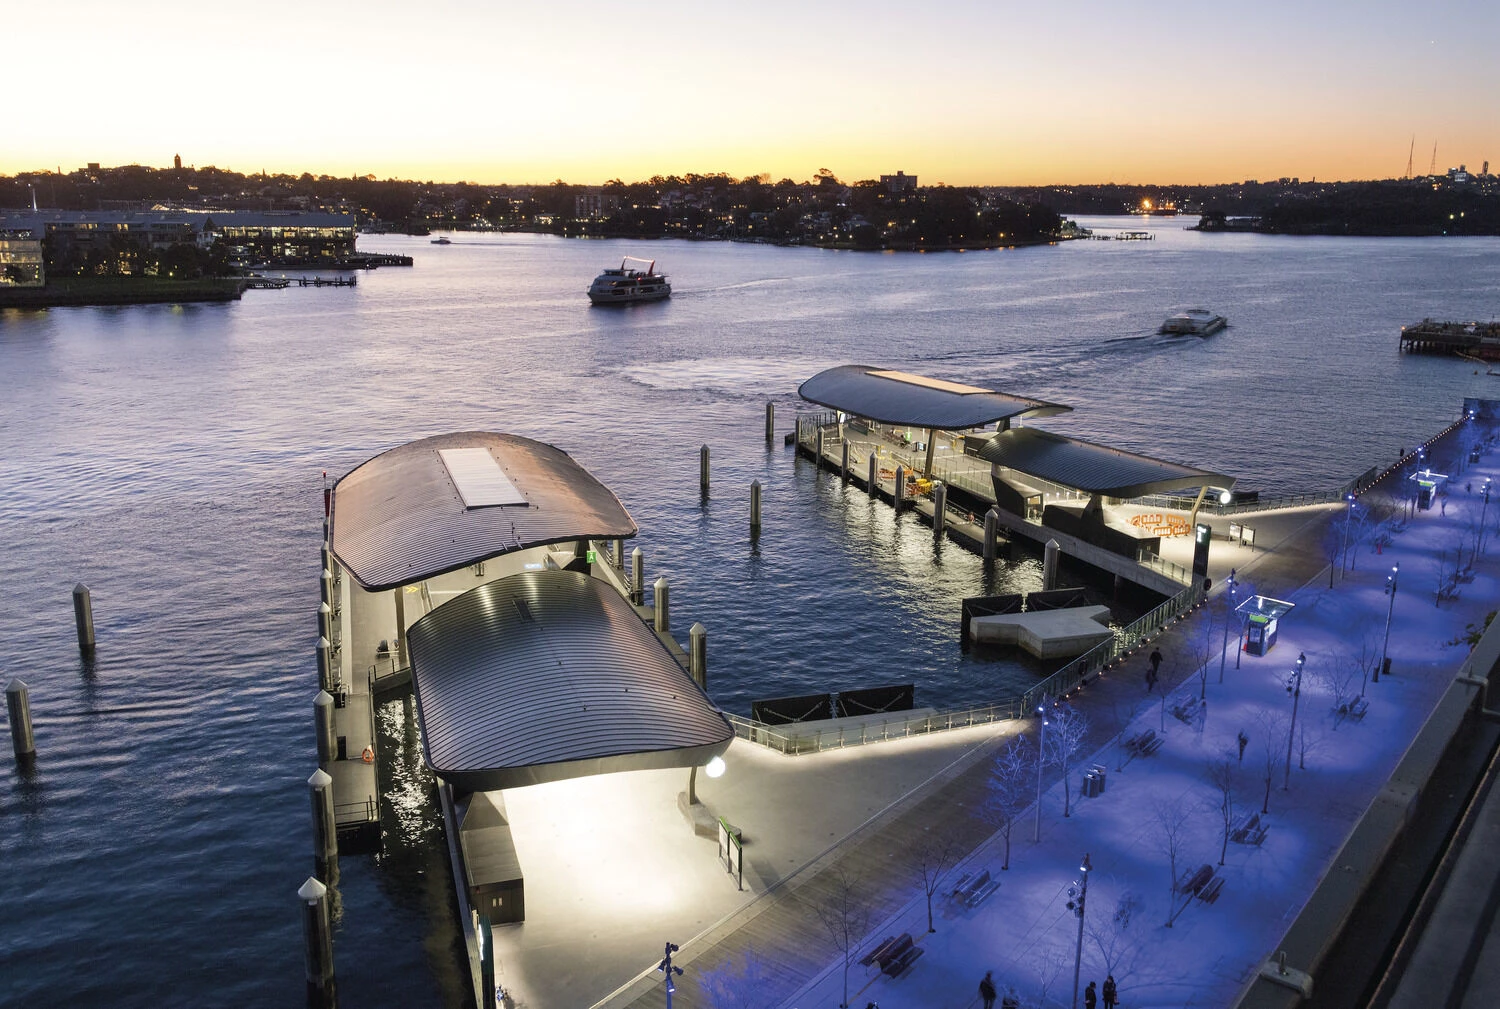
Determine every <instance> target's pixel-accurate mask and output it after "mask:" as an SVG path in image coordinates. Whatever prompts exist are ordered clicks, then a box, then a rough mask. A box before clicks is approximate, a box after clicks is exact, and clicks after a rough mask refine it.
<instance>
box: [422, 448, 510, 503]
mask: <svg viewBox="0 0 1500 1009" xmlns="http://www.w3.org/2000/svg"><path fill="white" fill-rule="evenodd" d="M438 455H439V456H441V457H442V460H443V466H444V467H446V468H447V470H448V476H449V477H450V478H451V479H452V480H453V485H454V486H455V487H457V488H458V496H459V497H461V498H463V501H464V507H465V508H491V507H496V506H502V505H524V504H526V503H527V502H526V497H525V495H523V494H522V493H521V492H520V491H519V490H517V489H516V485H515V484H513V483H511V482H510V477H508V476H506V475H505V471H504V470H502V469H501V468H500V464H499V463H498V462H496V461H495V457H494V456H493V455H491V454H490V450H489V449H487V448H443V449H438Z"/></svg>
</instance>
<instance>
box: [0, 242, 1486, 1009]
mask: <svg viewBox="0 0 1500 1009" xmlns="http://www.w3.org/2000/svg"><path fill="white" fill-rule="evenodd" d="M1081 223H1083V224H1085V225H1089V226H1095V227H1096V228H1099V229H1100V230H1101V231H1103V230H1106V229H1108V228H1111V227H1116V228H1124V229H1139V228H1141V227H1147V228H1149V229H1150V230H1152V231H1154V232H1155V233H1156V236H1157V240H1156V241H1153V242H1119V243H1116V242H1072V243H1067V244H1064V245H1060V246H1056V247H1040V248H1029V249H1016V250H997V251H984V252H969V253H962V254H960V253H943V254H931V255H911V254H903V255H892V254H884V255H882V254H861V253H847V252H830V251H823V250H815V249H784V248H775V247H769V246H757V245H737V244H734V245H731V244H718V243H703V244H696V243H684V242H656V243H639V242H635V243H621V242H603V241H600V242H584V241H569V240H563V239H555V238H549V237H541V236H522V235H473V236H470V235H459V236H455V237H454V241H453V244H452V245H448V246H433V245H431V244H430V243H429V242H428V240H427V239H403V238H398V237H386V236H382V237H380V238H374V237H371V238H366V239H363V240H362V242H361V248H362V249H368V250H369V251H379V252H395V253H407V254H410V255H413V256H414V257H415V258H416V265H415V266H414V267H413V268H412V269H409V270H407V269H382V270H378V271H375V272H373V273H370V274H367V275H362V276H361V277H360V281H359V284H358V286H357V287H353V288H333V289H330V288H324V289H311V288H309V289H305V290H304V289H291V290H285V291H252V292H249V293H247V295H246V297H245V299H244V300H243V301H242V302H238V303H233V304H228V305H213V306H185V307H172V306H149V307H133V308H111V309H64V310H55V311H50V312H34V313H19V312H11V313H0V403H3V406H0V416H3V418H4V423H3V425H0V470H3V480H0V488H3V490H0V533H3V537H0V543H3V544H4V548H5V550H4V553H5V568H4V570H5V573H6V575H7V578H6V584H7V588H8V595H9V604H8V605H7V606H6V607H4V608H3V610H0V634H3V635H4V640H5V641H6V642H7V643H8V646H9V647H8V662H7V663H6V679H9V677H11V676H19V677H21V678H22V679H24V680H26V681H27V683H28V684H30V686H31V694H32V706H33V717H34V720H35V722H36V733H37V748H38V752H39V759H38V762H37V765H36V769H35V771H34V772H32V773H31V774H29V775H22V774H20V773H18V772H16V771H15V770H13V769H12V768H11V766H10V765H9V764H7V765H6V767H5V768H4V769H3V770H0V779H3V780H0V860H3V864H4V865H5V866H6V868H7V871H6V872H5V873H4V874H0V1005H3V1006H35V1005H45V1004H51V1003H54V1002H60V1001H62V1000H64V999H69V1000H71V1002H72V1004H75V1005H84V1006H86V1005H103V1004H108V1005H110V1006H111V1007H125V1006H155V1005H162V1004H191V1003H197V1004H205V1005H234V1006H286V1005H293V1004H296V1003H297V1002H298V1001H299V1000H300V999H301V991H302V979H301V974H302V961H301V952H300V944H299V943H300V940H299V923H298V917H297V909H296V905H295V901H294V896H293V895H294V892H295V890H296V887H297V886H298V885H299V884H300V883H301V882H302V880H303V879H304V878H305V877H306V876H307V874H308V873H309V872H310V870H311V856H310V850H309V840H308V838H309V827H308V813H307V800H306V790H305V785H304V782H305V779H306V778H307V776H308V774H310V773H311V771H312V769H313V767H314V766H315V757H314V753H313V735H312V725H311V717H310V715H311V711H310V703H311V699H312V694H313V692H314V690H315V684H316V674H315V672H314V669H313V653H312V647H311V646H312V642H313V639H314V637H315V634H314V610H315V608H316V605H317V586H316V572H315V568H316V556H317V542H318V531H319V525H320V520H321V486H322V483H321V473H322V472H323V471H324V470H326V471H328V473H329V474H330V475H331V476H336V475H338V474H341V473H343V472H346V471H347V470H348V469H350V468H351V467H353V466H354V465H356V464H358V463H359V462H360V461H362V460H364V459H365V458H367V457H369V456H370V455H372V454H374V453H376V452H378V451H381V450H383V449H385V448H388V447H391V446H393V445H396V444H399V443H401V442H404V441H407V440H410V439H413V438H417V437H421V436H424V435H428V434H434V433H438V432H441V431H448V430H459V429H475V428H484V429H495V430H502V431H511V432H516V433H520V434H525V435H529V436H532V437H536V438H540V439H543V440H545V441H549V442H552V443H554V444H557V445H559V446H560V447H563V448H565V449H566V450H568V451H569V452H571V453H572V454H573V455H574V456H575V457H576V458H578V459H579V460H580V461H581V462H582V463H583V464H584V465H585V466H587V467H588V468H589V469H590V470H591V471H592V472H594V473H595V474H596V475H597V476H599V477H600V479H602V480H603V481H604V482H605V483H606V484H608V485H609V486H610V487H611V488H612V489H614V490H615V492H616V493H617V494H618V495H619V496H620V498H621V500H622V501H623V502H624V503H625V505H626V507H627V508H629V509H630V511H631V513H632V514H633V515H634V516H635V518H636V520H637V521H638V523H639V524H640V527H641V530H642V535H641V537H640V539H639V541H638V543H639V545H640V546H641V547H642V549H643V550H644V552H645V554H646V562H647V577H648V579H652V580H654V579H655V578H656V577H657V576H658V575H661V574H666V575H667V576H668V578H669V579H670V580H671V582H672V586H673V592H674V594H675V598H674V600H673V610H674V616H675V618H676V619H677V620H678V621H680V622H681V627H680V628H679V634H680V636H683V637H684V638H685V634H686V627H687V625H688V624H691V623H692V622H693V621H694V620H701V621H702V622H703V623H704V624H705V625H706V626H707V627H708V629H709V633H710V637H709V642H710V644H709V654H710V659H709V661H710V685H711V691H712V693H713V694H714V696H715V698H716V700H718V701H719V702H720V703H721V704H723V705H724V706H725V707H726V708H728V709H730V710H734V711H740V712H744V711H747V710H748V706H749V701H750V700H751V699H752V698H755V697H765V696H775V695H777V694H784V693H798V692H807V691H809V690H821V689H825V688H826V689H840V688H843V687H847V686H856V685H870V684H876V683H889V682H900V681H902V680H913V681H915V682H916V683H917V685H918V693H917V697H918V703H920V704H931V705H935V706H938V707H950V706H954V705H960V704H967V703H977V702H980V701H984V700H988V699H991V698H993V697H995V696H997V695H999V696H1004V695H1006V694H1008V693H1010V692H1012V691H1013V688H1014V687H1015V686H1016V685H1017V684H1019V683H1023V682H1025V681H1027V679H1028V677H1031V676H1034V671H1032V670H1028V669H1026V668H1024V667H1021V666H1019V665H1018V664H1016V663H1010V662H995V661H982V660H976V659H972V658H964V657H963V656H961V654H960V653H959V650H958V646H957V631H956V627H957V621H958V600H959V598H960V597H962V596H963V595H968V594H974V593H975V592H978V591H982V590H985V589H987V588H1004V587H1005V586H1006V585H1017V586H1030V585H1033V584H1034V583H1035V582H1036V581H1037V580H1039V574H1038V571H1037V565H1036V564H1035V563H1034V562H1032V561H1026V560H1022V561H1020V562H1017V563H1014V564H1011V565H1009V566H1008V567H1007V568H1006V569H1005V570H1004V571H1003V572H1001V573H1000V575H999V576H998V580H997V583H994V584H991V585H986V584H985V580H984V577H983V573H982V570H981V567H980V565H979V563H978V562H977V560H976V559H975V558H973V557H972V556H971V555H969V554H968V553H966V552H965V551H963V550H959V549H955V548H953V546H952V545H951V544H949V545H948V546H947V547H946V548H945V549H944V550H943V551H942V552H941V555H940V556H937V557H935V556H934V553H933V549H932V541H931V535H930V532H929V531H928V530H927V529H926V527H924V526H920V525H918V524H916V523H915V522H914V520H912V519H911V517H909V516H908V517H905V518H903V519H901V520H900V522H895V521H893V519H892V516H891V514H890V510H889V508H888V507H886V506H883V505H873V504H871V503H870V502H868V501H867V500H866V499H864V498H863V496H862V495H859V494H857V493H850V494H848V495H847V496H846V494H845V492H844V491H843V490H842V489H841V488H840V486H839V484H838V482H837V480H836V479H835V478H833V477H831V476H828V475H824V476H822V477H816V476H815V475H814V473H813V470H812V468H811V466H810V465H809V464H808V463H806V462H802V463H797V462H796V461H795V460H794V457H793V455H792V453H791V452H790V450H788V449H785V448H783V447H782V446H781V444H780V442H779V440H778V443H777V444H776V445H775V446H774V447H773V448H771V449H769V450H768V449H767V448H766V446H765V445H764V443H763V438H762V418H763V412H762V411H763V408H764V404H765V402H766V401H768V400H772V401H775V402H776V403H777V406H778V418H779V427H780V429H781V430H782V431H785V430H787V429H788V428H789V426H790V424H791V421H792V413H793V411H794V409H795V406H796V395H795V394H796V386H797V384H798V383H799V382H800V381H802V380H803V379H804V378H806V377H808V376H810V375H812V374H813V373H815V372H816V371H818V370H820V369H821V368H824V367H827V366H830V365H833V364H841V363H855V362H857V363H870V364H882V365H889V366H893V367H899V368H905V369H907V370H912V371H917V372H921V373H924V374H931V375H935V376H939V377H943V378H950V379H956V380H960V381H965V382H971V383H974V384H978V385H987V386H991V387H994V388H999V389H1002V390H1007V391H1012V392H1016V393H1020V394H1023V395H1028V396H1035V397H1039V398H1043V399H1050V400H1055V401H1059V402H1063V403H1068V404H1070V405H1072V406H1074V407H1075V408H1076V412H1075V413H1073V414H1071V415H1067V416H1063V417H1058V418H1051V419H1048V420H1046V421H1042V422H1039V424H1040V426H1045V427H1049V428H1052V429H1054V430H1059V431H1064V432H1067V433H1069V434H1073V435H1077V436H1081V437H1086V438H1092V439H1095V440H1099V441H1103V442H1105V443H1107V444H1111V445H1117V446H1120V447H1123V448H1129V449H1134V450H1138V451H1142V452H1147V453H1151V454H1156V455H1160V456H1163V457H1165V458H1169V459H1173V460H1177V461H1181V462H1186V463H1191V464H1195V465H1201V466H1204V467H1206V468H1209V469H1213V470H1217V471H1219V472H1224V473H1229V474H1234V475H1236V476H1238V477H1240V480H1241V486H1242V487H1244V488H1247V489H1260V490H1262V491H1271V492H1274V491H1294V490H1302V489H1308V490H1315V489H1322V488H1325V487H1329V486H1333V485H1336V484H1338V483H1340V482H1342V481H1344V480H1347V479H1348V478H1350V477H1352V476H1354V475H1355V474H1357V473H1359V472H1361V471H1363V470H1365V469H1367V468H1368V467H1370V466H1372V465H1375V464H1376V463H1380V462H1385V461H1389V460H1390V459H1391V458H1393V457H1394V455H1395V453H1396V451H1397V449H1398V448H1399V447H1401V446H1409V445H1411V444H1413V443H1414V442H1415V441H1417V440H1418V439H1419V438H1420V437H1422V436H1425V435H1427V434H1429V433H1431V432H1433V431H1435V430H1437V429H1438V428H1440V427H1442V426H1443V425H1444V424H1446V423H1447V422H1448V421H1450V420H1451V419H1452V418H1453V416H1454V415H1455V413H1456V411H1457V409H1458V406H1459V403H1460V401H1461V399H1462V397H1463V396H1466V395H1488V396H1494V395H1495V393H1496V388H1492V387H1497V383H1500V379H1496V378H1493V377H1488V376H1486V375H1485V374H1483V369H1482V368H1480V369H1479V373H1477V374H1476V372H1475V367H1474V366H1473V365H1470V364H1467V363H1465V362H1462V361H1458V360H1453V359H1442V358H1430V357H1420V356H1403V355H1400V354H1399V353H1398V352H1397V333H1398V330H1399V328H1400V326H1401V325H1402V324H1404V323H1410V322H1414V321H1417V320H1419V319H1421V318H1423V317H1424V316H1433V317H1443V318H1454V319H1488V318H1492V317H1493V316H1494V315H1495V314H1496V311H1497V308H1496V306H1497V305H1500V240H1496V239H1453V240H1446V239H1411V240H1408V239H1379V240H1375V239H1370V240H1367V239H1308V238H1276V237H1267V236H1256V235H1240V234H1222V235H1200V234H1197V233H1193V232H1186V231H1183V230H1181V228H1182V227H1183V225H1185V224H1187V223H1189V222H1188V221H1186V220H1171V219H1168V220H1165V221H1152V222H1150V223H1149V224H1144V225H1143V224H1142V223H1141V222H1140V221H1138V220H1108V219H1103V220H1097V221H1090V220H1087V219H1085V220H1084V221H1082V222H1081ZM625 254H635V255H645V256H648V257H654V258H656V259H657V260H658V266H659V267H660V268H661V269H664V270H665V271H666V272H667V273H669V274H670V275H671V277H672V283H673V297H672V299H671V301H669V302H664V303H659V304H652V305H643V306H636V307H632V308H626V309H591V308H590V307H589V306H588V303H587V299H586V298H585V297H584V295H583V291H584V289H585V288H586V287H587V285H588V282H589V280H590V279H592V277H593V276H594V275H595V274H596V273H597V272H598V271H599V270H600V269H601V268H603V267H604V266H606V265H614V264H615V263H616V262H617V261H618V260H619V259H620V258H621V256H623V255H625ZM1199 304H1201V305H1204V306H1206V307H1209V308H1212V309H1213V310H1215V311H1217V312H1220V313H1223V314H1225V315H1227V316H1228V317H1229V320H1230V326H1229V328H1228V329H1227V330H1225V331H1224V332H1222V333H1220V334H1218V335H1216V336H1214V337H1212V338H1210V339H1207V340H1196V339H1191V338H1170V337H1163V336H1158V335H1156V332H1155V330H1156V327H1157V326H1158V325H1159V324H1160V322H1161V320H1162V318H1163V317H1164V316H1165V315H1167V314H1168V313H1169V312H1170V311H1171V310H1173V309H1176V308H1181V307H1186V306H1191V305H1199ZM704 443H706V444H708V445H710V446H711V448H712V454H713V487H712V491H711V493H710V495H709V497H708V499H707V500H706V501H705V500H703V499H702V498H700V495H699V489H698V465H697V463H698V446H699V445H700V444H704ZM752 479H759V480H760V481H761V482H762V484H764V485H765V506H764V507H765V519H764V521H765V526H764V529H763V531H762V534H761V536H760V539H759V541H758V543H757V544H754V545H752V544H751V542H750V539H749V531H748V486H749V483H750V481H751V480H752ZM80 580H81V581H84V582H86V583H87V584H89V586H90V587H91V588H92V589H93V593H94V609H95V616H96V621H97V627H98V635H99V650H98V655H97V658H96V659H95V661H94V662H92V663H90V664H85V663H83V662H82V661H81V660H80V659H79V658H78V654H77V649H76V645H75V643H74V640H73V628H72V624H71V615H72V613H71V601H70V598H69V590H70V589H71V588H72V586H73V584H74V582H76V581H80ZM382 725H383V728H384V729H385V730H386V732H387V733H388V742H389V743H390V747H389V750H388V751H387V752H390V753H391V755H392V757H393V760H392V761H391V762H390V764H389V765H388V766H387V768H385V769H383V773H384V774H386V775H387V780H386V784H387V785H389V787H390V789H391V791H392V794H393V801H392V802H391V804H390V807H391V808H390V809H389V810H388V815H387V820H386V830H387V842H386V845H385V847H384V850H383V852H382V854H381V855H380V856H378V857H376V858H352V857H351V858H345V859H344V865H343V885H342V888H341V898H342V904H343V909H344V911H343V916H342V919H341V924H340V931H339V933H338V936H337V946H336V961H337V965H338V971H339V985H340V990H341V993H342V995H343V997H344V1001H343V1004H345V1005H348V1006H367V1005H368V1006H374V1005H404V1006H406V1005H409V1006H440V1005H459V1004H462V1000H463V998H464V994H463V986H462V982H461V981H460V980H459V978H458V974H457V972H456V969H455V961H456V955H455V953H454V947H453V935H452V928H451V921H452V913H451V910H450V906H451V898H450V897H449V895H448V894H449V889H450V881H449V877H448V875H447V868H446V861H445V858H444V856H443V854H442V851H441V847H440V845H439V844H438V843H437V841H438V838H439V833H438V828H437V826H436V818H435V817H434V815H433V813H432V806H431V800H430V798H429V796H428V795H427V793H426V792H425V790H424V788H423V786H422V781H421V776H420V775H419V774H418V773H416V770H415V768H416V764H417V762H418V760H419V757H418V751H417V749H416V748H415V747H414V746H413V745H411V740H410V738H409V737H408V736H407V735H406V734H405V733H404V732H403V727H402V709H401V705H400V704H399V702H397V703H395V704H393V705H390V706H388V707H387V708H386V709H385V710H384V711H383V712H382Z"/></svg>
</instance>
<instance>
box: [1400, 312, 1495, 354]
mask: <svg viewBox="0 0 1500 1009" xmlns="http://www.w3.org/2000/svg"><path fill="white" fill-rule="evenodd" d="M1401 349H1402V350H1403V351H1406V352H1408V353H1413V354H1452V355H1455V356H1458V357H1475V358H1479V359H1480V360H1483V361H1500V322H1438V321H1437V320H1435V319H1423V320H1422V321H1421V322H1419V323H1416V324H1415V325H1412V326H1402V327H1401Z"/></svg>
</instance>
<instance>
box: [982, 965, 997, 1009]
mask: <svg viewBox="0 0 1500 1009" xmlns="http://www.w3.org/2000/svg"><path fill="white" fill-rule="evenodd" d="M994 973H995V972H994V971H992V970H987V971H985V972H984V977H982V978H980V979H979V997H980V998H982V999H984V1009H994V1007H995V981H994V978H993V976H992V975H993V974H994Z"/></svg>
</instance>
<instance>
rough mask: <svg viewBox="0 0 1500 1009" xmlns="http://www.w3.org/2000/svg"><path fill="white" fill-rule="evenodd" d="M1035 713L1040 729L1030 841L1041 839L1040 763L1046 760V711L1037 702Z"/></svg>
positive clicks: (1037, 744)
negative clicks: (1033, 823)
mask: <svg viewBox="0 0 1500 1009" xmlns="http://www.w3.org/2000/svg"><path fill="white" fill-rule="evenodd" d="M1036 713H1037V714H1038V715H1041V716H1042V731H1041V735H1040V736H1039V737H1038V738H1037V743H1036V833H1035V834H1034V835H1033V837H1032V841H1040V840H1041V839H1042V765H1043V764H1045V763H1046V762H1047V712H1046V709H1045V708H1044V707H1042V705H1040V704H1038V705H1037V706H1036Z"/></svg>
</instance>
